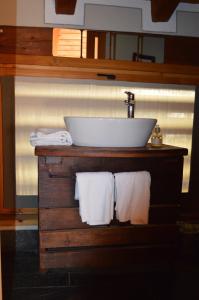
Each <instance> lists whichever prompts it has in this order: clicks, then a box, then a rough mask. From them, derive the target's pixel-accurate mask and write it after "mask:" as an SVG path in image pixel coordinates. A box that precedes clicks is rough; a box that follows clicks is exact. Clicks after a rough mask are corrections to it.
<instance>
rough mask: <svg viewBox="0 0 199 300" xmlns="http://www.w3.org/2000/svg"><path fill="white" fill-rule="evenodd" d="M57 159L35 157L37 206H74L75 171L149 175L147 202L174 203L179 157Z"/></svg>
mask: <svg viewBox="0 0 199 300" xmlns="http://www.w3.org/2000/svg"><path fill="white" fill-rule="evenodd" d="M58 159H59V160H58V162H57V161H56V160H55V162H52V161H51V160H49V159H47V158H43V157H40V158H39V206H40V207H76V206H77V205H78V203H77V201H75V200H74V191H75V174H76V172H91V171H92V172H99V171H109V172H112V173H117V172H130V171H143V170H146V171H148V172H150V174H151V204H159V203H160V204H166V203H168V204H169V203H170V204H172V203H177V202H178V200H179V195H180V192H181V182H182V167H183V159H182V158H181V157H180V158H178V157H168V158H161V157H159V158H153V157H152V158H81V157H73V158H71V157H60V158H58Z"/></svg>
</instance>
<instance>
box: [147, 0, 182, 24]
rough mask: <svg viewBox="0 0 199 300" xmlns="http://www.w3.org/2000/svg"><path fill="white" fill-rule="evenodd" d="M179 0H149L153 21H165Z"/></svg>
mask: <svg viewBox="0 0 199 300" xmlns="http://www.w3.org/2000/svg"><path fill="white" fill-rule="evenodd" d="M179 2H180V0H169V1H168V0H151V16H152V21H153V22H167V21H168V20H169V19H170V17H171V16H172V14H173V12H174V10H175V9H176V7H177V6H178V4H179Z"/></svg>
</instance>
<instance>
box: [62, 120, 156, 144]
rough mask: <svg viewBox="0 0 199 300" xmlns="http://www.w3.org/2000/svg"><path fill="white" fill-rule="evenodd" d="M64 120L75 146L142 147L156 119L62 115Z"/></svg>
mask: <svg viewBox="0 0 199 300" xmlns="http://www.w3.org/2000/svg"><path fill="white" fill-rule="evenodd" d="M64 122H65V125H66V128H67V130H68V131H69V132H70V134H71V136H72V140H73V144H74V145H76V146H90V147H144V146H145V145H146V144H147V142H148V139H149V137H150V135H151V132H152V130H153V128H154V126H155V124H156V122H157V120H156V119H147V118H134V119H124V118H101V117H64Z"/></svg>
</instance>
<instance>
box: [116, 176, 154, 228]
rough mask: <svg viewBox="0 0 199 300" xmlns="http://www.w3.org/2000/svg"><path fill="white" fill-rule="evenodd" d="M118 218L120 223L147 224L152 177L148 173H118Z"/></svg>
mask: <svg viewBox="0 0 199 300" xmlns="http://www.w3.org/2000/svg"><path fill="white" fill-rule="evenodd" d="M114 176H115V196H116V207H115V210H116V217H117V219H118V220H119V221H120V222H126V221H130V222H131V224H147V223H148V215H149V205H150V184H151V176H150V173H149V172H147V171H139V172H123V173H116V174H114Z"/></svg>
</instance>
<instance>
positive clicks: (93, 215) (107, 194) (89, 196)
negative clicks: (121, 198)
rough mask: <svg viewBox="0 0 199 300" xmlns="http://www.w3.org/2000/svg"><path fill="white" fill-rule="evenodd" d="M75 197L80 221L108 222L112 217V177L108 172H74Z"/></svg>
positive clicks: (96, 223)
mask: <svg viewBox="0 0 199 300" xmlns="http://www.w3.org/2000/svg"><path fill="white" fill-rule="evenodd" d="M75 197H76V199H79V213H80V216H81V219H82V222H86V223H87V224H89V225H103V224H109V223H110V221H111V220H112V219H113V206H114V177H113V174H112V173H110V172H82V173H76V193H75Z"/></svg>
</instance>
